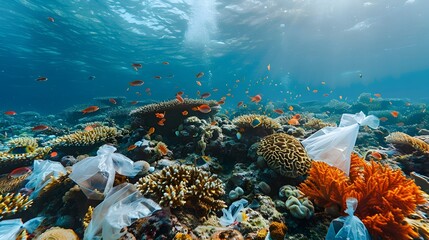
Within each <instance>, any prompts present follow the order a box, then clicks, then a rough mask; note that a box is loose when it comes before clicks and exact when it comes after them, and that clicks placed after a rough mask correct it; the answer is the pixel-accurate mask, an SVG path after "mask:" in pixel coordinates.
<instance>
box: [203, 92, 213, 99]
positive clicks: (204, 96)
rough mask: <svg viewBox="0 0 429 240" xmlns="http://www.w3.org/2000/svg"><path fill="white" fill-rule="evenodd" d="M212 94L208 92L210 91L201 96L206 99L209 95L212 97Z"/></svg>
mask: <svg viewBox="0 0 429 240" xmlns="http://www.w3.org/2000/svg"><path fill="white" fill-rule="evenodd" d="M210 96H211V94H210V93H208V92H206V93H203V94H201V96H200V98H201V99H205V98H208V97H210Z"/></svg>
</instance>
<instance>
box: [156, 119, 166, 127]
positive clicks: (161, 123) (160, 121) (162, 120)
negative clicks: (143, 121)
mask: <svg viewBox="0 0 429 240" xmlns="http://www.w3.org/2000/svg"><path fill="white" fill-rule="evenodd" d="M165 120H167V119H165V118H163V119H161V120H159V121H158V123H157V124H158V125H159V126H164V125H165V124H164V122H165Z"/></svg>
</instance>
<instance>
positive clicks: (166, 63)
mask: <svg viewBox="0 0 429 240" xmlns="http://www.w3.org/2000/svg"><path fill="white" fill-rule="evenodd" d="M162 64H164V65H168V64H170V63H169V62H162Z"/></svg>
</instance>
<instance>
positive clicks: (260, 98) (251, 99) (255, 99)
mask: <svg viewBox="0 0 429 240" xmlns="http://www.w3.org/2000/svg"><path fill="white" fill-rule="evenodd" d="M261 100H262V97H261V95H259V94H257V95H255V96H253V97H251V98H250V101H252V102H255V103H258V102H260V101H261Z"/></svg>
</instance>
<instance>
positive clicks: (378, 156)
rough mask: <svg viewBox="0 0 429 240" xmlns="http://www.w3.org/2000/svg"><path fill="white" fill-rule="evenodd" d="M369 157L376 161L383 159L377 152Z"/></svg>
mask: <svg viewBox="0 0 429 240" xmlns="http://www.w3.org/2000/svg"><path fill="white" fill-rule="evenodd" d="M371 156H372V157H374V158H375V159H376V160H381V159H383V156H381V154H380V153H379V152H372V153H371Z"/></svg>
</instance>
